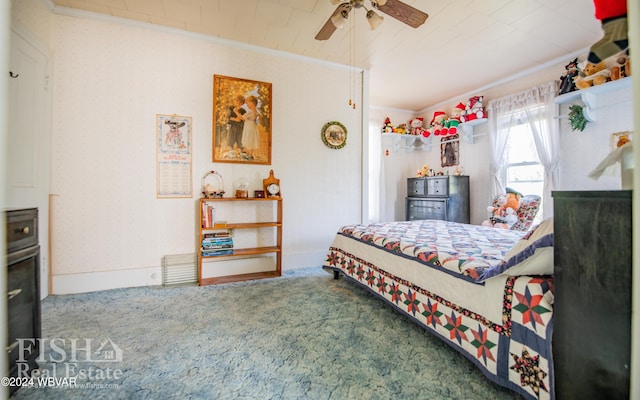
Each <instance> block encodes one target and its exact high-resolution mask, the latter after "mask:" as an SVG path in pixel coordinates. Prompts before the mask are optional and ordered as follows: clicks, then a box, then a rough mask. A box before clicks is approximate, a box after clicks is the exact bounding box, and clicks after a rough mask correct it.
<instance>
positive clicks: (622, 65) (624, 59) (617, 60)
mask: <svg viewBox="0 0 640 400" xmlns="http://www.w3.org/2000/svg"><path fill="white" fill-rule="evenodd" d="M611 58H612V59H614V60H613V61H612V62H611V64H612V65H611V66H610V67H609V73H610V77H611V80H612V81H617V80H618V79H620V78H624V77H627V76H631V64H630V61H629V56H628V55H627V54H626V53H621V54H620V55H618V56H615V57H611Z"/></svg>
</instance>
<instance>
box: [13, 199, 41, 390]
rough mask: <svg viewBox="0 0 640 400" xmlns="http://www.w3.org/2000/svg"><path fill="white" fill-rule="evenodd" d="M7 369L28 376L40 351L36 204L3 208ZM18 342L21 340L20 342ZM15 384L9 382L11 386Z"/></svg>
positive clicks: (38, 253)
mask: <svg viewBox="0 0 640 400" xmlns="http://www.w3.org/2000/svg"><path fill="white" fill-rule="evenodd" d="M6 228H7V294H8V301H7V316H8V328H9V329H8V333H9V335H8V343H7V353H8V358H9V373H10V376H13V377H17V376H20V377H25V376H30V374H31V370H32V369H34V368H38V365H37V364H36V359H37V358H38V355H39V354H40V347H39V345H40V343H39V342H38V340H37V339H40V338H41V328H40V246H39V244H38V210H37V209H36V208H30V209H22V210H10V211H7V212H6ZM21 342H22V343H21ZM15 389H17V387H15V386H12V387H11V390H12V391H13V390H15Z"/></svg>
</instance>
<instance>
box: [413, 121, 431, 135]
mask: <svg viewBox="0 0 640 400" xmlns="http://www.w3.org/2000/svg"><path fill="white" fill-rule="evenodd" d="M423 124H424V118H414V119H412V120H411V121H409V125H411V134H412V135H417V136H424V137H429V135H430V134H431V133H430V132H429V131H428V130H426V129H424V128H423V127H422V125H423Z"/></svg>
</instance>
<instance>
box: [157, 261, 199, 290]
mask: <svg viewBox="0 0 640 400" xmlns="http://www.w3.org/2000/svg"><path fill="white" fill-rule="evenodd" d="M197 262H198V259H197V256H196V254H195V253H190V254H172V255H167V256H164V257H163V258H162V285H164V286H172V285H187V284H197V283H198V266H197Z"/></svg>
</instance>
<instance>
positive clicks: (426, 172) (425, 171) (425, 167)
mask: <svg viewBox="0 0 640 400" xmlns="http://www.w3.org/2000/svg"><path fill="white" fill-rule="evenodd" d="M429 175H431V174H430V172H429V166H428V165H427V164H425V165H423V166H422V168H421V169H419V170H418V171H416V176H417V177H422V176H429Z"/></svg>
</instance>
